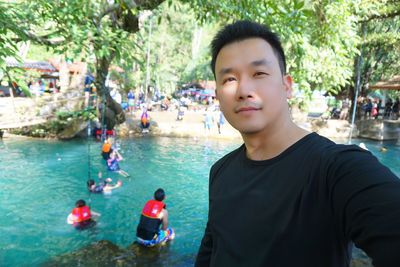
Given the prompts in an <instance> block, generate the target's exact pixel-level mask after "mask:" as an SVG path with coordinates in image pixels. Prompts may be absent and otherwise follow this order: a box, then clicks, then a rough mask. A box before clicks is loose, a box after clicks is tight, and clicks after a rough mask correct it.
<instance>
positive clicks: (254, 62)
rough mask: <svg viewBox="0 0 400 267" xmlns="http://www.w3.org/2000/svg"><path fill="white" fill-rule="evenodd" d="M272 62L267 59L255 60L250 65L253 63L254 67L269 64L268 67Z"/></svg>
mask: <svg viewBox="0 0 400 267" xmlns="http://www.w3.org/2000/svg"><path fill="white" fill-rule="evenodd" d="M271 64H272V63H271V61H268V60H266V59H260V60H255V61H253V62H251V63H250V65H252V66H254V67H258V66H267V67H268V66H270V65H271Z"/></svg>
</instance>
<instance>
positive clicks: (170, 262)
mask: <svg viewBox="0 0 400 267" xmlns="http://www.w3.org/2000/svg"><path fill="white" fill-rule="evenodd" d="M173 242H174V241H171V242H168V243H167V244H165V245H164V246H156V247H153V248H145V247H142V246H140V245H138V244H137V243H132V244H131V245H130V246H129V247H128V248H126V249H123V248H120V247H119V246H117V245H115V244H113V243H112V242H110V241H107V240H101V241H99V242H97V243H94V244H91V245H88V246H85V247H83V248H82V249H80V250H77V251H74V252H71V253H67V254H63V255H60V256H57V257H54V258H52V259H50V260H49V261H47V262H45V263H44V264H43V265H42V266H45V267H48V266H49V267H50V266H160V267H161V266H193V264H194V259H195V257H196V255H176V254H175V253H173V252H172V251H171V250H170V249H169V248H170V245H171V243H173ZM174 254H175V255H174ZM353 257H355V258H354V259H353V260H352V262H351V265H350V266H351V267H373V266H372V264H371V261H370V260H369V258H368V257H367V256H366V255H365V254H364V253H363V252H362V251H360V250H358V249H355V253H353Z"/></svg>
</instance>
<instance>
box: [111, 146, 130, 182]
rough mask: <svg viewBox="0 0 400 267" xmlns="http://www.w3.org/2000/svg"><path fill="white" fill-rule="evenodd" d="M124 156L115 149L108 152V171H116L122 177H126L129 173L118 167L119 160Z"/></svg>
mask: <svg viewBox="0 0 400 267" xmlns="http://www.w3.org/2000/svg"><path fill="white" fill-rule="evenodd" d="M123 159H124V158H123V157H122V156H121V154H119V153H118V151H117V150H113V151H112V152H111V153H110V158H109V159H108V160H107V167H108V170H109V171H113V172H117V173H119V174H121V175H122V176H124V177H128V176H129V173H127V172H126V171H124V170H121V168H120V167H119V163H118V162H119V161H121V160H123Z"/></svg>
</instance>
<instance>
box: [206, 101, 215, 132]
mask: <svg viewBox="0 0 400 267" xmlns="http://www.w3.org/2000/svg"><path fill="white" fill-rule="evenodd" d="M213 123H214V117H213V114H212V112H211V110H210V107H207V108H206V112H205V114H204V129H205V130H206V134H207V133H209V132H210V131H211V128H212V125H213Z"/></svg>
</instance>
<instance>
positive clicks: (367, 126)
mask: <svg viewBox="0 0 400 267" xmlns="http://www.w3.org/2000/svg"><path fill="white" fill-rule="evenodd" d="M368 88H369V89H372V90H377V89H381V90H400V75H396V76H393V77H392V78H390V79H388V80H382V81H379V82H377V83H376V84H374V85H370V86H369V87H368ZM357 128H358V136H359V137H363V138H369V139H374V140H400V120H399V119H397V120H386V119H383V120H375V119H370V120H360V121H358V122H357Z"/></svg>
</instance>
